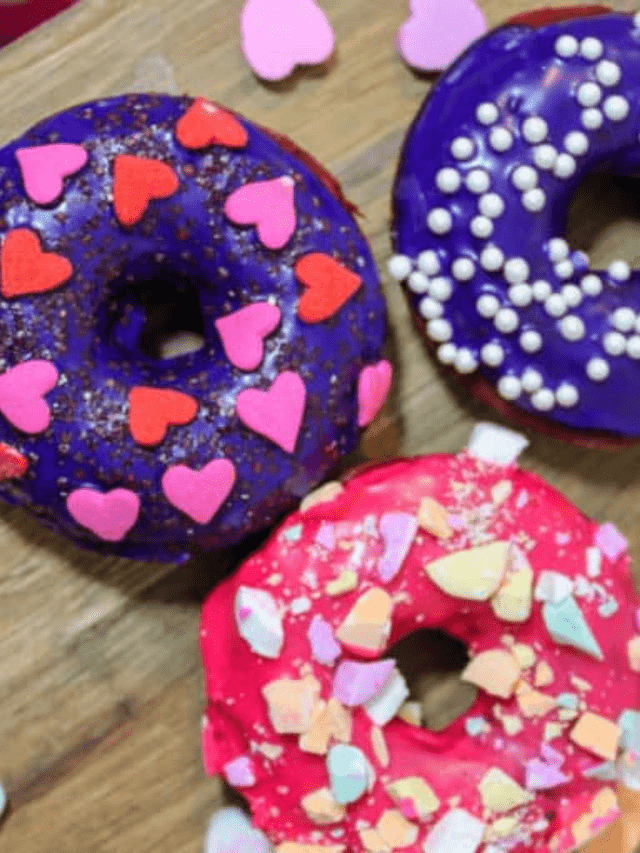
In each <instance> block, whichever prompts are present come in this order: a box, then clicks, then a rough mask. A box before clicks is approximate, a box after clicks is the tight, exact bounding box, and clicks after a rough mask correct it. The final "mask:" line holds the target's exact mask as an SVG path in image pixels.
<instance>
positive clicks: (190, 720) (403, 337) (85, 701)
mask: <svg viewBox="0 0 640 853" xmlns="http://www.w3.org/2000/svg"><path fill="white" fill-rule="evenodd" d="M554 2H555V4H556V5H571V0H564V2H563V0H554ZM241 5H242V0H141V2H130V0H80V3H79V5H78V6H77V7H75V8H74V9H72V10H70V11H69V12H67V13H64V14H63V15H61V16H60V17H58V18H57V19H55V20H53V21H51V22H49V23H47V24H45V25H43V26H42V27H40V28H39V29H38V30H36V31H34V32H33V33H31V34H30V35H28V36H27V37H25V38H23V39H22V40H20V41H19V42H17V43H14V44H13V45H11V46H9V47H7V48H5V49H4V50H2V51H0V106H1V111H0V114H1V115H2V121H1V122H0V143H2V142H5V141H8V140H9V139H11V138H13V137H14V136H17V135H20V133H21V132H22V131H23V130H24V129H26V128H27V127H28V126H30V125H31V124H32V123H33V122H35V121H36V120H38V119H40V118H42V117H44V116H46V115H48V114H50V113H52V112H54V111H57V110H59V109H63V108H65V107H67V106H71V105H72V104H75V103H78V102H81V101H85V100H90V99H92V98H96V97H101V96H105V95H111V94H116V93H120V92H125V91H130V90H131V89H132V88H133V87H134V85H135V83H136V80H137V81H138V84H140V83H141V74H143V73H144V72H143V66H141V62H142V63H143V65H144V61H145V60H147V61H148V60H149V59H150V58H151V67H152V68H154V67H155V68H156V69H157V68H158V56H161V57H164V59H166V61H167V62H168V63H169V64H170V67H169V68H168V69H167V70H168V71H170V70H171V68H172V69H173V73H174V75H175V79H176V81H177V88H178V90H179V91H185V92H188V93H190V94H202V95H205V96H209V97H211V98H214V99H216V100H219V101H221V102H223V103H227V104H228V105H229V106H231V107H233V108H234V109H236V110H238V111H240V112H242V113H244V114H245V115H246V116H247V117H249V118H251V119H254V120H256V121H257V122H259V123H262V124H265V125H267V126H270V127H272V128H274V129H275V130H277V131H280V132H282V133H285V134H288V135H289V136H291V137H292V138H293V139H295V140H296V141H297V142H298V143H299V144H300V145H302V146H303V147H305V148H307V149H308V150H309V151H310V152H312V153H313V154H314V155H315V156H316V157H317V158H319V159H320V160H321V161H323V162H324V163H325V164H326V165H327V166H328V167H329V168H330V169H331V170H332V171H333V172H334V173H335V174H336V175H337V176H338V177H339V179H340V180H341V181H342V183H343V186H344V188H345V190H346V193H347V195H348V196H349V197H350V198H351V199H352V200H353V201H354V202H355V203H356V204H358V205H359V207H360V208H361V210H362V211H363V213H364V214H365V216H366V218H365V219H364V221H363V227H364V231H365V233H366V234H367V236H368V237H369V239H370V241H371V244H372V246H373V250H374V252H375V255H376V258H377V260H378V263H379V266H380V269H381V271H382V276H383V280H384V285H385V289H386V293H387V296H388V300H389V312H390V325H391V331H390V336H389V353H390V355H391V357H392V359H393V361H394V362H395V365H396V371H397V379H396V382H395V388H394V392H393V397H392V401H391V402H390V404H389V405H388V406H387V407H386V409H385V411H384V412H383V415H382V417H381V418H380V419H379V420H378V422H377V424H376V425H375V426H374V427H372V428H371V429H370V430H369V433H368V434H367V435H366V436H365V438H364V440H363V443H362V450H361V452H360V454H359V458H361V457H362V455H366V456H369V457H374V458H382V457H385V456H390V455H394V454H415V453H418V452H423V451H435V450H437V451H455V450H457V449H459V448H460V447H461V446H463V444H464V443H465V441H466V439H467V436H468V434H469V431H470V429H471V427H472V425H473V424H474V422H475V421H476V420H477V419H478V418H485V419H486V418H488V417H490V413H489V412H488V411H487V410H486V409H485V408H484V407H483V406H481V405H479V404H475V403H470V402H469V401H467V400H465V399H463V397H462V396H461V395H460V394H459V393H457V392H456V390H455V389H454V388H453V387H452V386H450V385H449V384H448V383H447V382H445V381H444V380H443V378H442V376H441V375H439V373H438V371H437V369H436V368H435V367H434V363H433V361H432V360H431V359H430V358H429V357H428V356H427V354H426V351H425V347H424V345H423V343H422V341H421V340H420V339H419V338H418V337H417V335H416V334H415V332H414V331H413V330H412V327H411V325H410V322H409V318H408V313H407V308H406V306H405V303H404V301H403V298H402V297H401V295H400V293H399V291H398V288H397V287H396V286H394V284H393V283H392V282H391V281H390V279H389V277H388V275H387V273H386V260H387V258H388V256H389V253H390V245H389V210H390V205H389V196H390V185H391V181H392V177H393V174H394V169H395V166H396V162H397V156H398V151H399V148H400V145H401V142H402V139H403V135H404V133H405V131H406V128H407V126H408V124H409V122H410V120H411V118H412V117H413V116H414V114H415V112H416V110H417V109H418V106H419V104H420V103H421V101H422V99H423V98H424V96H425V94H426V92H427V90H428V89H429V86H430V80H428V79H425V78H424V77H420V76H418V75H415V74H413V73H412V72H411V71H409V70H408V69H407V68H406V67H405V66H404V65H403V63H402V62H401V61H400V60H399V58H398V57H397V55H396V52H395V47H394V35H395V31H396V29H397V27H398V26H399V25H400V23H401V22H402V20H403V19H404V17H405V16H406V10H407V4H406V0H324V2H323V6H324V8H325V9H326V11H327V13H328V15H329V17H330V19H331V21H332V23H333V25H334V27H335V31H336V37H337V44H338V50H337V57H336V60H335V62H334V63H333V64H332V67H331V68H330V70H329V71H328V73H326V74H316V73H312V74H306V75H305V74H302V75H299V76H296V77H295V79H294V80H292V81H289V82H287V83H285V84H282V85H269V86H267V85H263V84H261V83H259V82H258V81H257V80H256V79H255V77H254V76H253V75H252V74H251V72H250V70H249V68H248V67H247V65H246V64H245V61H244V59H243V56H242V53H241V51H240V44H239V14H240V8H241ZM480 5H481V6H482V8H483V9H484V11H485V13H486V15H487V18H488V20H489V23H490V25H497V24H499V23H500V22H501V21H503V20H504V19H505V18H506V17H508V15H510V14H513V13H516V12H519V11H523V10H525V9H526V8H527V6H528V5H530V3H528V2H527V0H481V2H480ZM612 5H614V6H616V8H618V9H626V10H627V9H630V8H631V5H630V4H629V3H627V2H624V0H618V2H615V0H614V2H613V3H612ZM147 65H149V63H148V62H147ZM156 73H157V72H156ZM169 76H170V75H169ZM169 84H170V80H169V81H168V82H167V85H169ZM156 85H157V84H156ZM625 228H626V229H627V230H626V231H625V230H624V228H623V229H618V230H614V231H613V232H612V231H607V232H605V233H604V234H602V235H601V237H602V239H601V240H600V244H599V246H597V247H596V255H597V254H598V253H600V255H601V256H602V258H604V259H609V260H611V259H613V258H615V257H616V256H617V255H618V254H620V251H622V252H623V254H624V256H626V257H628V258H629V259H631V260H633V259H634V252H633V248H632V247H631V248H630V247H629V240H628V237H629V234H630V233H633V228H634V226H633V224H632V223H627V224H626V226H625ZM636 237H637V233H636ZM531 438H532V441H531V446H530V448H529V450H528V451H527V452H526V453H525V455H524V458H523V464H524V466H525V467H527V468H529V469H531V470H534V471H537V472H539V473H540V474H542V475H543V476H545V477H546V478H547V479H548V480H550V481H551V482H552V483H553V484H554V485H556V486H557V487H559V488H560V489H562V490H563V491H564V492H565V493H566V494H567V495H568V496H569V498H570V499H572V500H573V501H575V503H576V504H578V506H580V507H581V508H582V509H583V510H584V511H585V512H587V513H589V514H591V515H593V516H594V517H596V518H598V519H600V520H602V521H605V520H611V521H613V522H615V523H616V524H617V525H618V526H619V528H620V529H621V530H623V531H624V532H625V534H626V535H627V536H628V538H629V539H630V542H631V549H632V553H633V554H634V556H635V557H636V561H637V566H638V567H640V526H639V525H638V523H637V522H638V511H639V510H638V507H640V473H638V472H639V471H640V448H638V449H634V450H627V451H624V452H619V453H610V454H607V453H600V452H592V451H587V450H582V449H578V448H575V447H569V446H567V445H565V444H563V443H560V442H558V441H553V440H550V439H546V438H541V437H536V436H531ZM0 552H1V553H0V709H1V711H0V778H1V779H2V780H3V782H4V784H5V786H6V788H7V790H8V793H9V796H10V800H11V808H10V812H9V814H8V816H7V819H6V820H5V822H4V824H3V825H2V827H1V828H0V850H2V851H5V850H6V851H16V850H20V851H21V853H32V851H33V853H35V851H38V853H42V851H52V853H94V851H95V853H98V851H99V853H124V851H133V850H135V851H136V853H146V851H155V853H194V851H197V850H200V849H201V845H202V836H203V830H204V827H205V825H206V822H207V820H208V818H209V817H210V815H211V813H212V812H213V811H214V809H215V808H217V807H218V806H219V805H220V804H221V803H222V791H221V787H220V785H219V784H218V782H217V781H215V780H210V779H207V778H205V776H204V773H203V770H202V766H201V761H200V745H199V729H200V718H201V711H202V708H203V690H202V678H201V672H200V658H199V653H198V646H197V627H198V615H199V606H200V603H201V601H202V600H203V597H204V596H205V594H206V593H207V591H208V590H209V589H211V587H212V586H213V585H214V584H215V582H216V579H218V578H219V577H221V576H222V575H223V574H224V572H225V571H228V570H230V568H231V567H232V566H233V565H234V564H235V563H236V562H237V560H238V559H239V556H240V555H239V554H238V553H236V554H224V555H217V556H215V557H212V558H211V559H210V560H209V561H206V562H202V561H200V562H197V561H192V562H191V563H189V564H187V565H186V566H185V567H184V568H180V569H175V568H174V567H172V566H171V565H164V564H154V565H144V564H140V563H135V562H131V561H126V560H118V559H113V558H110V557H105V558H100V557H99V556H97V555H93V554H88V553H84V552H81V551H79V550H77V549H76V548H74V547H73V546H71V545H69V544H68V543H66V542H65V541H63V540H62V539H60V538H58V537H56V536H54V535H53V534H50V533H48V532H46V531H43V530H42V529H41V528H40V527H39V526H38V525H37V524H36V523H35V522H34V521H32V520H31V518H30V517H29V516H28V515H27V514H26V513H25V512H22V511H20V510H10V509H6V508H4V507H2V508H0ZM637 571H640V570H637ZM637 577H640V574H638V575H637ZM598 850H600V848H598Z"/></svg>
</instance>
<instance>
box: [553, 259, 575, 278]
mask: <svg viewBox="0 0 640 853" xmlns="http://www.w3.org/2000/svg"><path fill="white" fill-rule="evenodd" d="M553 271H554V272H555V274H556V275H557V276H558V278H562V279H567V278H571V276H572V275H573V263H572V262H571V261H570V260H569V258H566V259H565V260H564V261H560V263H557V264H556V265H555V266H554V268H553Z"/></svg>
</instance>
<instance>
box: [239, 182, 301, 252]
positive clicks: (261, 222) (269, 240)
mask: <svg viewBox="0 0 640 853" xmlns="http://www.w3.org/2000/svg"><path fill="white" fill-rule="evenodd" d="M294 187H295V181H294V180H293V178H291V177H289V176H288V175H285V176H284V177H282V178H275V179H274V180H271V181H256V182H255V183H252V184H245V186H243V187H240V189H238V190H236V191H235V192H233V193H231V195H230V196H229V198H228V199H227V200H226V202H225V205H224V212H225V214H226V216H227V217H228V218H229V219H230V220H231V221H232V222H235V223H236V224H238V225H255V226H256V228H257V230H258V238H259V239H260V242H261V243H262V245H263V246H266V247H267V249H282V248H284V246H286V244H287V243H288V242H289V240H290V238H291V237H292V236H293V234H294V233H295V230H296V206H295V199H294Z"/></svg>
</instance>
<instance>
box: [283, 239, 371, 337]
mask: <svg viewBox="0 0 640 853" xmlns="http://www.w3.org/2000/svg"><path fill="white" fill-rule="evenodd" d="M295 274H296V277H297V278H298V280H299V281H300V282H301V283H302V284H303V285H304V286H305V287H306V288H307V290H306V291H305V292H304V293H303V294H302V296H301V298H300V302H299V303H298V316H299V317H300V319H301V320H304V322H305V323H321V322H322V321H323V320H328V319H329V317H333V315H334V314H337V312H338V311H339V310H340V309H341V308H342V306H343V305H344V304H345V303H346V302H347V301H348V300H349V299H351V297H352V296H353V294H354V293H355V292H356V290H358V288H359V287H360V285H361V284H362V279H361V278H360V276H359V275H357V274H356V273H354V272H352V271H351V270H350V269H347V268H346V267H343V266H342V264H339V263H338V261H336V260H334V259H333V258H332V257H330V256H329V255H323V254H322V253H320V252H314V253H312V254H310V255H305V256H304V257H303V258H300V260H299V261H297V262H296V265H295Z"/></svg>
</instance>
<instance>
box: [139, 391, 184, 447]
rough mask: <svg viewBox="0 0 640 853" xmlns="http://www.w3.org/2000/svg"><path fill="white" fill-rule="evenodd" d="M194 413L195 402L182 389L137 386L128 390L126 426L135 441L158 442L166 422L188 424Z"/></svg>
mask: <svg viewBox="0 0 640 853" xmlns="http://www.w3.org/2000/svg"><path fill="white" fill-rule="evenodd" d="M197 413H198V404H197V402H196V401H195V400H194V399H193V397H190V396H189V394H184V393H183V392H182V391H173V390H171V389H169V388H147V387H145V386H138V387H136V388H132V389H131V391H130V392H129V429H130V430H131V435H132V436H133V438H134V440H135V441H137V442H138V444H142V445H144V446H145V447H154V446H155V445H156V444H160V442H161V441H162V440H163V438H164V437H165V435H166V434H167V429H168V428H169V427H170V426H179V425H181V424H188V423H189V422H190V421H192V420H193V419H194V418H195V416H196V414H197Z"/></svg>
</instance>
